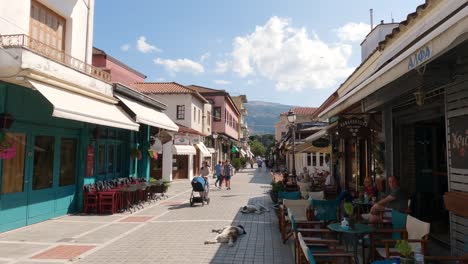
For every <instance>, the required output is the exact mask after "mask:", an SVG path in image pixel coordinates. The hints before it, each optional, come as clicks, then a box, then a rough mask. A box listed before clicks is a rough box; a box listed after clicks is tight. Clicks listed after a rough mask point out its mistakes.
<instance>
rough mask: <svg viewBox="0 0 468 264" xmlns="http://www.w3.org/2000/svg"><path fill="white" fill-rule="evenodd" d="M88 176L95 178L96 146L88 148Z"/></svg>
mask: <svg viewBox="0 0 468 264" xmlns="http://www.w3.org/2000/svg"><path fill="white" fill-rule="evenodd" d="M86 176H87V177H91V176H94V146H93V145H88V146H87V147H86Z"/></svg>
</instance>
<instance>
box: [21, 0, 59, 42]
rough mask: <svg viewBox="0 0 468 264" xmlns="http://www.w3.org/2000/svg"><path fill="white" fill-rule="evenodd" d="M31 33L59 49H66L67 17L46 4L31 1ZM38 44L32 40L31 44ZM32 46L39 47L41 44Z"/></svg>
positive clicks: (34, 37)
mask: <svg viewBox="0 0 468 264" xmlns="http://www.w3.org/2000/svg"><path fill="white" fill-rule="evenodd" d="M29 35H30V36H31V37H32V38H33V39H35V40H39V41H40V42H42V43H44V44H46V45H47V46H50V47H52V48H54V49H57V50H64V49H65V19H64V18H63V17H61V16H59V15H58V14H57V13H55V12H54V11H52V10H50V9H49V8H47V7H46V6H45V5H43V4H40V3H38V2H37V1H34V0H33V1H31V17H30V32H29ZM33 44H36V43H35V42H31V45H33ZM36 45H37V47H36V46H32V48H33V49H34V48H39V45H38V44H36Z"/></svg>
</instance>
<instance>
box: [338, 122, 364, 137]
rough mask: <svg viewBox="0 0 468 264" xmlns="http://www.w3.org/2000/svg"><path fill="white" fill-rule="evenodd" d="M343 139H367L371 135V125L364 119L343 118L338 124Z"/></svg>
mask: <svg viewBox="0 0 468 264" xmlns="http://www.w3.org/2000/svg"><path fill="white" fill-rule="evenodd" d="M338 133H339V134H340V137H341V138H353V137H360V138H365V137H368V136H369V134H370V129H369V123H368V122H367V121H366V120H365V119H364V118H356V117H353V118H341V119H340V120H339V122H338Z"/></svg>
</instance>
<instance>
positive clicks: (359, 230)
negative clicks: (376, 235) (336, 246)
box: [327, 223, 375, 264]
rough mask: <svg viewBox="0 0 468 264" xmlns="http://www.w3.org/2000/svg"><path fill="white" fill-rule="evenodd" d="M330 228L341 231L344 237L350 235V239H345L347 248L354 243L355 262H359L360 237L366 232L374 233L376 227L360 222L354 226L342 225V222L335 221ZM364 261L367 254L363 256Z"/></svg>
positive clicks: (363, 261)
mask: <svg viewBox="0 0 468 264" xmlns="http://www.w3.org/2000/svg"><path fill="white" fill-rule="evenodd" d="M327 227H328V229H330V230H332V231H334V232H337V233H340V234H342V235H344V237H349V238H350V239H346V238H345V239H344V241H345V243H346V248H347V249H348V246H349V244H350V243H352V245H353V251H354V263H355V264H358V262H359V261H358V244H359V239H360V238H361V237H363V236H364V235H366V234H369V233H372V232H374V231H375V228H374V227H372V226H368V225H365V224H359V223H356V224H354V227H352V228H351V227H347V228H345V227H342V226H341V224H340V223H333V224H329V225H328V226H327ZM362 263H365V256H362Z"/></svg>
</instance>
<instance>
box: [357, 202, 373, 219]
mask: <svg viewBox="0 0 468 264" xmlns="http://www.w3.org/2000/svg"><path fill="white" fill-rule="evenodd" d="M353 205H354V206H355V207H356V208H357V214H358V215H361V214H362V213H369V210H370V208H371V207H372V205H374V202H373V201H371V200H366V199H354V200H353Z"/></svg>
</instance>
